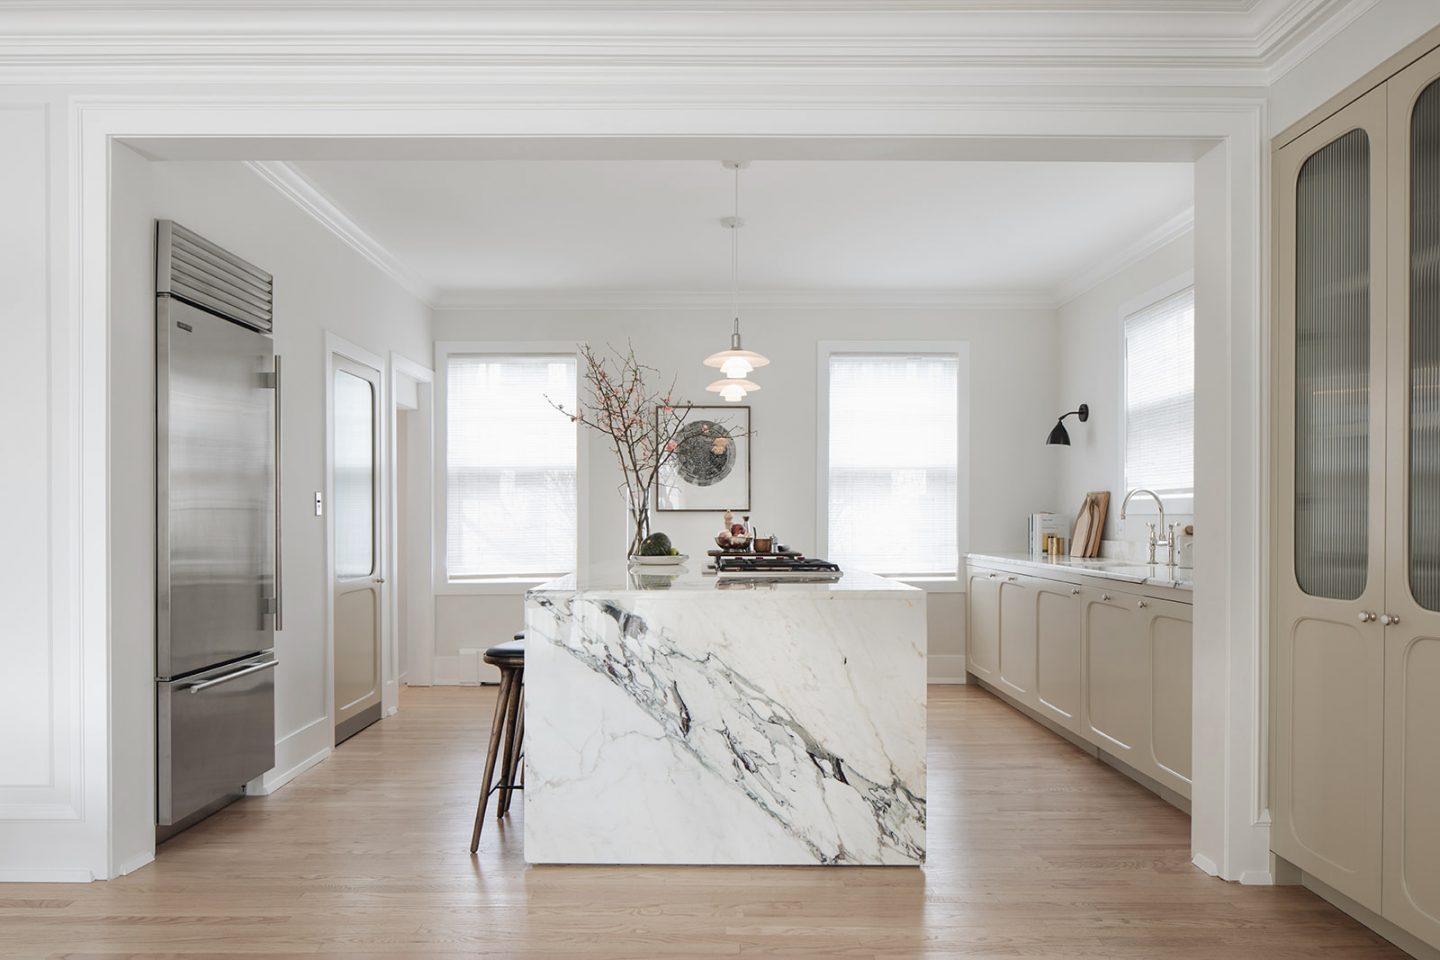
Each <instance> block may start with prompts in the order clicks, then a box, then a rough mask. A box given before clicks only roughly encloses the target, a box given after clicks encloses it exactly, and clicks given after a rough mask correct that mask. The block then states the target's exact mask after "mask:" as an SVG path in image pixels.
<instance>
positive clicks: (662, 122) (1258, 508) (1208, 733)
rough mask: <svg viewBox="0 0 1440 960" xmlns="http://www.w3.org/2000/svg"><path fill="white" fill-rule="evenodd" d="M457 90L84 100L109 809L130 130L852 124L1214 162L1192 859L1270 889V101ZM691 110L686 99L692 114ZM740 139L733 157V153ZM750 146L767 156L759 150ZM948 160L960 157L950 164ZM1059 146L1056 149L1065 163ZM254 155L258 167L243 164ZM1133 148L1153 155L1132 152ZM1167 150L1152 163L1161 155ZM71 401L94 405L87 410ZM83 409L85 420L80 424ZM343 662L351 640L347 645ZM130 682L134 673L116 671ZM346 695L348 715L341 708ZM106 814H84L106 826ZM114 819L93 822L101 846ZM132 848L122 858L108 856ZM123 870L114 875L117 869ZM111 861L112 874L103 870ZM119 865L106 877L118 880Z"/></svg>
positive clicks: (81, 356)
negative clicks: (114, 251) (1156, 147)
mask: <svg viewBox="0 0 1440 960" xmlns="http://www.w3.org/2000/svg"><path fill="white" fill-rule="evenodd" d="M444 93H445V96H443V97H440V98H437V97H435V96H434V94H433V92H431V93H429V94H428V95H427V93H426V92H425V91H409V90H407V91H400V92H397V91H395V90H394V89H393V88H384V87H383V86H382V87H381V89H379V90H376V89H374V88H364V89H355V90H353V91H349V92H347V94H346V95H336V94H334V93H333V91H332V92H329V93H327V92H326V91H324V90H323V89H320V88H317V89H314V90H308V89H307V88H304V87H303V86H302V87H300V88H292V89H291V91H290V93H289V94H288V95H286V96H273V95H267V94H265V93H257V92H241V93H232V95H230V96H226V97H221V96H219V95H217V94H205V95H198V96H175V95H169V96H165V95H157V94H153V93H144V92H127V93H126V94H124V95H116V94H113V93H112V94H109V95H107V94H103V93H100V94H85V95H79V96H75V97H73V98H71V99H70V100H69V101H68V107H69V111H70V120H71V123H70V129H71V130H73V131H74V132H75V136H76V137H77V140H76V143H75V145H74V149H73V150H72V153H71V156H72V158H73V159H72V163H71V170H70V172H71V178H70V188H71V194H70V197H69V200H70V201H71V202H70V211H71V224H72V226H73V228H74V231H75V235H74V237H73V238H72V240H73V242H74V244H75V247H74V256H73V259H72V261H71V266H72V267H73V274H72V275H71V276H70V278H69V280H70V286H69V290H68V292H69V294H70V296H71V298H72V299H71V301H70V302H71V304H72V305H73V308H74V311H75V312H74V313H73V314H72V316H73V317H74V318H75V319H74V322H75V327H74V329H73V331H71V330H69V329H68V328H67V331H66V332H67V333H73V340H70V339H66V338H65V337H64V336H62V337H61V340H62V344H61V346H60V349H59V350H58V359H57V361H56V362H57V364H60V363H68V367H66V368H65V369H74V370H77V371H79V374H80V376H79V382H78V383H76V384H75V385H74V387H73V392H74V397H73V400H69V401H67V403H66V405H65V409H63V410H62V411H61V412H60V414H57V423H59V424H60V426H61V427H62V428H64V429H62V430H61V433H62V434H63V437H62V441H63V442H60V443H58V444H57V449H58V450H62V451H65V454H68V453H69V451H70V449H71V445H72V444H73V447H74V450H75V453H76V461H77V462H71V461H69V460H67V459H66V457H65V454H62V455H60V456H59V457H58V459H57V461H56V465H55V466H54V468H53V469H54V470H55V474H56V475H57V476H59V477H62V478H68V479H66V481H65V482H66V483H72V484H73V491H70V490H68V488H67V495H66V496H65V497H64V498H63V505H64V507H65V508H66V509H69V510H70V511H71V514H72V515H73V516H75V517H78V518H79V520H78V526H79V528H80V529H79V531H78V539H79V551H78V556H79V575H80V581H81V583H82V585H83V587H84V589H80V590H77V591H75V592H74V593H73V594H72V596H73V597H74V600H73V608H72V611H71V615H72V616H73V617H75V618H76V619H77V622H78V624H79V626H78V629H77V632H78V633H79V637H80V643H81V653H82V658H83V676H82V678H81V686H82V690H84V691H85V692H86V694H87V696H88V695H89V694H92V693H93V694H94V696H93V699H91V700H90V701H89V702H92V703H99V704H105V705H106V709H104V710H103V711H96V712H101V713H103V714H104V719H100V720H97V721H96V723H94V724H91V725H88V726H87V728H86V731H85V732H86V739H85V745H84V754H85V755H84V758H83V763H84V770H85V780H86V783H87V786H90V787H91V788H92V789H93V791H94V793H95V794H97V795H98V796H96V800H97V802H98V806H97V807H96V808H94V809H96V810H99V811H101V814H100V816H101V817H102V818H103V816H104V815H105V812H108V811H109V810H110V807H111V805H110V803H109V800H108V792H109V789H110V786H111V782H112V776H111V772H110V749H111V748H110V744H109V741H108V740H107V738H109V739H110V740H113V739H114V738H124V737H129V736H132V734H131V733H130V728H131V727H132V726H134V724H133V722H132V720H131V719H130V718H128V717H124V716H120V715H119V711H118V710H117V709H115V708H114V707H113V704H112V701H111V699H110V697H109V689H110V684H111V682H112V678H111V674H110V667H109V664H110V662H111V661H112V659H114V658H115V657H119V656H125V655H128V654H129V651H124V650H112V649H111V644H110V636H109V631H108V624H107V622H106V616H105V613H106V610H107V609H108V603H109V586H108V583H107V574H108V566H107V564H108V547H109V541H108V533H107V527H108V520H109V516H108V510H109V504H108V502H107V497H108V483H107V479H108V476H107V475H108V464H109V456H110V451H109V450H108V448H107V443H106V440H107V437H106V429H105V424H106V420H107V416H108V413H109V409H108V388H109V382H108V366H107V360H108V337H109V316H108V272H107V264H108V259H109V238H108V206H109V199H110V198H109V185H108V170H109V163H110V147H111V142H112V140H115V139H132V138H138V139H144V138H161V139H166V138H168V139H184V138H190V137H198V138H205V139H206V140H207V141H208V142H209V143H210V144H211V145H212V147H218V146H219V145H220V144H221V143H222V142H223V141H225V140H229V141H231V142H232V143H234V144H235V145H236V148H237V149H239V147H240V146H242V145H241V144H239V143H238V141H242V140H251V141H256V140H258V139H260V138H272V139H271V142H272V145H273V141H274V139H280V140H283V139H287V138H289V139H296V138H333V139H337V140H344V139H345V138H355V140H354V142H357V143H360V142H372V143H373V142H374V141H375V140H376V138H395V139H407V138H416V139H424V140H427V141H430V142H434V141H435V139H436V138H444V137H462V138H466V139H467V140H468V141H469V142H470V143H483V142H484V141H486V140H487V139H489V140H497V141H506V140H516V139H523V138H526V137H532V138H534V137H539V138H543V139H545V140H547V141H548V142H551V143H556V142H558V141H559V140H561V139H564V138H577V139H585V138H593V137H596V136H608V137H612V138H624V139H626V140H628V141H631V142H632V143H633V144H635V145H638V146H643V145H644V144H646V143H654V144H668V145H670V146H672V147H673V146H675V145H677V144H680V145H683V144H685V143H687V142H691V141H698V140H704V141H706V142H708V143H709V144H711V145H718V146H720V147H722V148H723V147H725V146H726V145H729V146H731V147H733V146H734V145H736V144H748V145H750V146H751V147H753V148H754V149H756V150H760V149H765V148H766V147H767V146H773V145H774V144H776V143H780V142H784V141H803V142H804V143H805V144H806V145H807V146H808V147H810V148H813V149H814V150H819V151H821V152H822V153H823V151H824V149H825V144H826V143H827V142H839V141H841V140H844V139H845V138H849V139H851V140H854V139H856V138H859V139H862V140H866V141H875V146H876V147H877V148H878V147H879V146H880V142H881V141H887V140H889V141H894V140H895V139H896V138H899V137H909V138H912V139H913V138H920V139H921V140H923V142H924V143H925V144H926V145H928V146H929V147H931V148H935V149H942V150H943V149H944V148H946V145H953V149H954V150H955V151H957V152H959V151H963V150H966V149H969V150H972V151H973V150H975V149H976V148H977V145H984V147H985V149H986V150H988V151H990V152H991V153H992V154H997V153H998V154H1004V155H1003V156H1001V155H992V156H991V157H990V158H991V159H1007V158H1012V159H1019V158H1023V157H1028V158H1029V159H1040V158H1041V156H1040V153H1041V152H1043V151H1045V150H1049V149H1063V150H1073V151H1075V152H1077V153H1079V152H1083V151H1084V150H1085V149H1087V147H1088V148H1090V149H1095V146H1096V144H1097V142H1099V143H1100V145H1101V146H1103V147H1104V148H1105V149H1106V150H1108V151H1114V152H1113V153H1111V154H1110V158H1111V159H1121V158H1122V157H1120V156H1119V154H1121V153H1126V152H1127V151H1131V150H1133V149H1136V148H1137V147H1136V145H1137V144H1142V145H1143V144H1145V143H1149V144H1151V145H1152V146H1153V144H1155V143H1157V142H1158V143H1164V144H1170V145H1172V146H1173V147H1174V148H1175V150H1176V154H1175V155H1174V156H1173V157H1171V159H1177V160H1178V159H1181V157H1180V155H1179V153H1180V152H1181V151H1189V152H1190V153H1189V159H1191V160H1193V161H1194V162H1195V169H1196V187H1197V203H1196V210H1197V215H1196V248H1197V255H1196V280H1197V284H1196V295H1197V311H1198V315H1199V316H1200V318H1201V322H1200V323H1197V338H1196V340H1197V342H1196V365H1197V371H1198V374H1197V384H1203V386H1200V387H1199V388H1198V389H1197V416H1196V447H1197V458H1196V459H1197V470H1196V488H1197V521H1198V522H1197V525H1198V526H1202V528H1203V529H1204V530H1205V532H1206V540H1205V541H1204V542H1202V543H1201V544H1200V545H1198V547H1197V559H1198V560H1199V562H1200V566H1199V567H1198V568H1197V571H1196V605H1195V623H1196V636H1197V642H1196V645H1195V647H1196V661H1195V678H1196V679H1195V691H1196V704H1197V708H1196V714H1195V731H1196V733H1195V737H1196V746H1197V750H1196V768H1195V772H1196V778H1195V799H1194V815H1193V818H1192V854H1193V858H1194V862H1195V863H1196V865H1197V866H1199V867H1201V869H1203V870H1205V871H1206V872H1209V873H1213V874H1217V875H1219V876H1221V877H1224V878H1226V879H1232V880H1242V881H1247V882H1260V883H1264V882H1269V881H1270V880H1271V879H1272V878H1271V874H1270V866H1269V862H1270V860H1269V853H1268V848H1269V843H1268V838H1269V814H1268V809H1267V798H1266V795H1265V785H1264V778H1263V771H1264V767H1265V763H1266V744H1265V743H1264V740H1263V737H1264V733H1263V731H1264V724H1263V721H1264V714H1265V710H1266V709H1267V707H1266V702H1267V698H1266V695H1265V691H1264V689H1263V683H1262V679H1263V673H1262V672H1261V671H1262V664H1263V663H1264V660H1265V659H1266V657H1267V656H1268V653H1267V651H1266V649H1265V646H1266V645H1265V638H1264V632H1263V628H1264V623H1265V619H1266V615H1267V613H1266V610H1265V606H1266V597H1265V594H1264V590H1263V586H1262V585H1261V579H1262V578H1261V576H1260V571H1261V570H1263V569H1264V567H1263V564H1264V562H1265V558H1266V557H1267V556H1268V542H1267V539H1266V535H1265V529H1266V527H1267V522H1268V515H1269V514H1268V511H1269V502H1268V499H1267V497H1268V484H1267V483H1266V480H1265V477H1266V474H1265V471H1266V463H1265V460H1264V443H1265V438H1266V436H1267V434H1266V423H1265V417H1264V415H1263V413H1262V411H1264V410H1266V409H1268V399H1267V397H1266V395H1265V394H1266V390H1267V386H1268V384H1267V381H1266V373H1265V371H1266V369H1267V368H1268V362H1269V361H1268V353H1267V350H1266V346H1267V342H1266V338H1265V337H1264V336H1263V331H1264V330H1265V329H1266V324H1267V322H1268V318H1267V313H1266V309H1267V307H1266V303H1265V300H1264V298H1263V297H1262V291H1263V289H1264V285H1265V279H1266V269H1267V258H1266V257H1265V256H1264V255H1263V251H1264V250H1265V249H1266V245H1267V242H1268V218H1267V213H1266V207H1265V204H1264V200H1265V197H1266V190H1267V189H1268V187H1267V183H1268V169H1267V163H1268V158H1267V152H1266V150H1265V136H1264V133H1265V101H1264V98H1263V96H1260V95H1254V94H1245V93H1237V94H1235V95H1233V96H1229V95H1226V96H1214V95H1203V96H1200V95H1195V94H1193V93H1188V92H1187V93H1174V92H1170V91H1166V90H1155V89H1147V90H1141V91H1139V92H1136V91H1134V90H1123V91H1116V90H1114V89H1110V90H1085V91H1073V90H1070V89H1068V88H1059V87H1057V88H1054V89H1046V90H1044V91H1042V92H1036V91H1034V90H1031V91H1028V92H1027V95H1026V96H1025V98H1024V100H1023V103H1021V104H1019V107H1020V108H1017V101H1016V100H1014V99H1012V98H1007V97H1004V96H998V95H996V94H995V93H994V91H993V90H975V89H967V88H944V89H939V90H929V91H927V92H926V94H925V96H924V97H923V98H921V97H919V96H918V95H917V94H916V92H915V91H914V90H913V89H905V88H901V89H899V90H897V91H896V92H895V93H894V94H893V96H892V95H891V94H890V93H889V92H887V91H885V90H877V89H873V88H872V89H867V90H866V91H863V92H861V93H855V94H852V95H841V94H836V93H833V92H827V93H826V94H824V95H823V96H822V95H820V94H816V95H815V96H814V97H811V96H810V95H808V94H807V93H805V92H804V91H803V90H795V89H791V90H786V91H783V92H781V91H769V93H768V95H767V94H764V93H756V94H753V95H752V94H747V93H745V92H743V91H742V92H738V93H735V94H734V95H733V96H732V97H730V98H726V99H723V100H718V101H717V100H715V99H711V98H710V97H709V96H708V95H706V94H696V93H693V92H686V91H684V90H682V89H678V88H674V87H671V88H668V89H666V90H659V89H657V88H647V89H646V90H645V91H642V92H640V93H633V92H632V93H627V94H626V95H625V96H624V97H623V98H621V97H618V96H617V95H615V94H614V92H613V91H609V90H605V89H595V88H592V89H590V90H581V89H572V88H559V87H557V88H555V89H551V90H549V91H548V92H547V94H546V96H545V97H544V98H541V99H537V100H525V101H523V102H520V101H517V100H515V99H513V94H512V93H509V92H506V91H496V90H495V88H493V87H492V88H470V87H465V86H464V85H451V86H449V87H446V88H445V90H444ZM681 107H683V108H684V109H679V108H681ZM729 153H733V150H731V151H729V152H728V153H727V154H726V155H729ZM751 155H752V156H759V154H758V153H752V154H751ZM936 158H937V159H943V158H945V157H936ZM1057 158H1058V157H1057ZM235 159H242V157H240V156H237V157H236V158H235ZM1133 159H1142V158H1141V157H1134V158H1133ZM1152 159H1153V157H1152ZM70 403H73V404H74V409H75V412H76V413H78V416H74V417H71V416H70V413H71V410H70ZM72 420H73V423H74V425H73V427H72V426H71V425H70V424H71V423H72ZM332 658H333V654H332ZM116 682H118V678H117V681H116ZM332 709H333V707H332ZM88 819H89V817H88V816H87V821H88ZM113 836H114V830H113V828H109V827H106V826H104V824H103V823H101V824H98V825H97V827H96V840H97V842H98V843H99V844H109V843H110V842H111V841H112V839H113ZM111 859H112V860H113V858H111ZM112 869H113V868H112ZM97 874H98V871H97ZM106 875H109V874H108V873H107V874H106Z"/></svg>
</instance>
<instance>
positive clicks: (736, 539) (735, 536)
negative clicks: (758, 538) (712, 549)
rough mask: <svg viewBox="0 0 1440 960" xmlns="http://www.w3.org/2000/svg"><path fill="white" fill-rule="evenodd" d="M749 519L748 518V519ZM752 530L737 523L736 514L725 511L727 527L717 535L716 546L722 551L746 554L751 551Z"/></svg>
mask: <svg viewBox="0 0 1440 960" xmlns="http://www.w3.org/2000/svg"><path fill="white" fill-rule="evenodd" d="M747 519H748V518H747ZM750 540H751V537H750V528H749V526H748V525H746V524H744V523H736V522H735V512H734V511H733V510H726V511H725V525H724V526H723V527H721V528H720V532H719V533H717V534H716V535H715V545H716V546H717V547H719V548H720V549H721V550H727V551H734V552H744V551H746V550H749V549H750Z"/></svg>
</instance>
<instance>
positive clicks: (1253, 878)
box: [1240, 870, 1275, 887]
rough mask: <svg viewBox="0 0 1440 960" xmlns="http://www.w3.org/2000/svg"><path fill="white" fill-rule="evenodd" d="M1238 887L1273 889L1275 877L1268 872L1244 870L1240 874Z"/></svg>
mask: <svg viewBox="0 0 1440 960" xmlns="http://www.w3.org/2000/svg"><path fill="white" fill-rule="evenodd" d="M1240 885H1241V886H1247V887H1273V886H1275V875H1274V874H1273V873H1271V872H1270V871H1269V870H1246V871H1245V872H1244V873H1242V874H1240Z"/></svg>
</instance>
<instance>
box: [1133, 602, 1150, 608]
mask: <svg viewBox="0 0 1440 960" xmlns="http://www.w3.org/2000/svg"><path fill="white" fill-rule="evenodd" d="M1135 606H1137V607H1139V608H1140V609H1141V610H1144V609H1145V608H1146V607H1148V606H1150V604H1148V603H1146V602H1145V601H1144V600H1141V601H1140V602H1139V603H1137V604H1135Z"/></svg>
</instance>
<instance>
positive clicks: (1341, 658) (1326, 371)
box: [1270, 89, 1391, 911]
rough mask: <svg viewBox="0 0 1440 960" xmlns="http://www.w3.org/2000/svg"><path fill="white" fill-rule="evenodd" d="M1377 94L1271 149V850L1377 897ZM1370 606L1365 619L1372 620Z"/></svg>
mask: <svg viewBox="0 0 1440 960" xmlns="http://www.w3.org/2000/svg"><path fill="white" fill-rule="evenodd" d="M1388 128H1389V124H1388V114H1387V110H1386V100H1385V91H1384V90H1383V89H1382V90H1376V91H1374V92H1372V93H1370V94H1367V95H1366V96H1364V97H1361V98H1360V99H1359V100H1357V101H1355V102H1354V103H1352V104H1351V105H1350V106H1348V107H1346V108H1345V109H1344V110H1342V111H1340V112H1339V113H1337V114H1336V115H1335V116H1333V117H1331V118H1330V119H1328V120H1325V121H1323V122H1321V123H1320V124H1318V125H1316V126H1315V127H1314V128H1312V129H1311V130H1309V131H1307V132H1305V133H1304V134H1302V135H1301V136H1300V137H1298V138H1296V139H1295V140H1294V141H1292V142H1290V143H1289V144H1287V145H1285V146H1284V147H1282V148H1281V149H1280V150H1279V151H1277V153H1276V154H1275V166H1274V171H1275V198H1276V206H1275V231H1276V240H1277V254H1278V257H1277V260H1276V274H1275V288H1276V301H1275V312H1274V320H1275V341H1274V343H1275V367H1274V371H1273V372H1274V384H1275V389H1274V397H1275V422H1274V427H1275V429H1274V438H1275V454H1274V461H1273V463H1274V470H1275V477H1276V500H1275V503H1276V509H1275V519H1276V531H1275V532H1276V542H1275V548H1276V560H1277V563H1276V570H1275V572H1276V579H1275V583H1274V591H1273V609H1274V616H1275V624H1274V629H1273V631H1272V633H1271V651H1272V657H1273V663H1272V671H1271V675H1272V679H1273V713H1272V717H1273V720H1274V726H1273V728H1272V729H1273V737H1274V749H1273V764H1272V774H1273V779H1272V781H1271V811H1272V814H1273V818H1274V819H1273V826H1272V829H1271V835H1270V842H1271V848H1272V849H1273V850H1274V851H1275V852H1276V853H1277V854H1279V855H1280V856H1282V857H1284V858H1285V859H1286V860H1288V861H1290V862H1291V863H1293V864H1295V865H1296V866H1298V867H1300V868H1301V869H1302V870H1304V871H1306V872H1307V873H1309V874H1310V875H1311V876H1314V877H1316V878H1317V879H1319V880H1321V881H1323V882H1324V883H1326V884H1329V885H1330V886H1331V887H1334V888H1335V889H1337V890H1339V891H1340V892H1342V893H1344V894H1345V895H1346V896H1348V897H1350V898H1352V899H1354V900H1356V901H1358V902H1360V903H1361V904H1363V905H1365V906H1366V907H1368V908H1370V909H1372V910H1377V911H1378V910H1379V909H1380V900H1381V886H1382V874H1381V870H1382V858H1381V840H1382V836H1383V815H1382V811H1383V780H1384V767H1383V760H1382V756H1381V755H1382V754H1383V752H1384V744H1385V655H1384V650H1385V647H1384V629H1385V628H1384V627H1383V626H1382V625H1381V624H1380V623H1379V617H1378V614H1379V612H1380V611H1382V610H1383V609H1384V606H1383V605H1384V601H1385V596H1384V593H1385V582H1386V578H1385V568H1384V564H1385V559H1386V529H1387V526H1386V512H1385V511H1386V499H1385V494H1386V469H1385V464H1386V456H1387V452H1388V449H1389V441H1388V434H1387V433H1386V411H1387V406H1388V396H1389V395H1388V392H1387V391H1388V390H1389V389H1390V385H1391V378H1389V377H1387V373H1386V370H1387V367H1386V363H1387V354H1386V350H1387V330H1388V326H1387V323H1388V314H1387V312H1386V310H1387V303H1388V299H1387V295H1388V290H1389V283H1388V279H1387V277H1388V274H1387V272H1386V266H1385V265H1386V249H1387V243H1388V234H1387V229H1386V227H1387V207H1386V202H1387V194H1386V183H1387V170H1388V157H1389V153H1390V144H1389V140H1388ZM1371 614H1375V616H1371Z"/></svg>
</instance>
